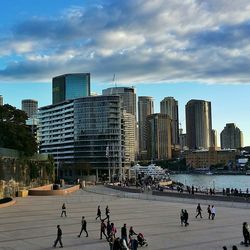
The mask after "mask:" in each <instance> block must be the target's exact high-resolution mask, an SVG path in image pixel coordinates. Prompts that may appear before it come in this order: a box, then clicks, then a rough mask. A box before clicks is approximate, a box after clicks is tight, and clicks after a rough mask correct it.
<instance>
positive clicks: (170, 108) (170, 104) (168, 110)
mask: <svg viewBox="0 0 250 250" xmlns="http://www.w3.org/2000/svg"><path fill="white" fill-rule="evenodd" d="M161 114H166V115H168V116H169V117H170V119H171V130H172V145H179V144H180V140H179V112H178V101H176V100H175V99H174V98H173V97H165V98H164V99H163V100H162V101H161Z"/></svg>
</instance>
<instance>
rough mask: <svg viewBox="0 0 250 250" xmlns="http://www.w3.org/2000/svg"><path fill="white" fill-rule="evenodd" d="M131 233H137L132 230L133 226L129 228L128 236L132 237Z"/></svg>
mask: <svg viewBox="0 0 250 250" xmlns="http://www.w3.org/2000/svg"><path fill="white" fill-rule="evenodd" d="M133 235H137V233H136V232H135V231H134V229H133V227H132V226H131V227H130V228H129V238H130V237H132V236H133Z"/></svg>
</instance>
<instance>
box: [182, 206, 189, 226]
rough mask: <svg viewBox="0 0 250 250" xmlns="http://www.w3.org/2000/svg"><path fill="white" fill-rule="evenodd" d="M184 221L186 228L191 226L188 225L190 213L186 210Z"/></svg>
mask: <svg viewBox="0 0 250 250" xmlns="http://www.w3.org/2000/svg"><path fill="white" fill-rule="evenodd" d="M183 219H184V224H185V227H186V226H189V223H188V212H187V210H186V209H185V210H184V214H183Z"/></svg>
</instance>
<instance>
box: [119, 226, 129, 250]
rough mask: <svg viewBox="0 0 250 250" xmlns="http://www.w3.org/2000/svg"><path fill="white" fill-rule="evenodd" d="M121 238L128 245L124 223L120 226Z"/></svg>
mask: <svg viewBox="0 0 250 250" xmlns="http://www.w3.org/2000/svg"><path fill="white" fill-rule="evenodd" d="M121 239H122V240H125V241H126V244H127V246H128V235H127V225H126V224H124V225H123V227H122V228H121Z"/></svg>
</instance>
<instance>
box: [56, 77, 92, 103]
mask: <svg viewBox="0 0 250 250" xmlns="http://www.w3.org/2000/svg"><path fill="white" fill-rule="evenodd" d="M86 96H90V73H73V74H64V75H60V76H56V77H54V78H53V79H52V103H53V104H56V103H60V102H63V101H65V100H70V99H76V98H80V97H86Z"/></svg>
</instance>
